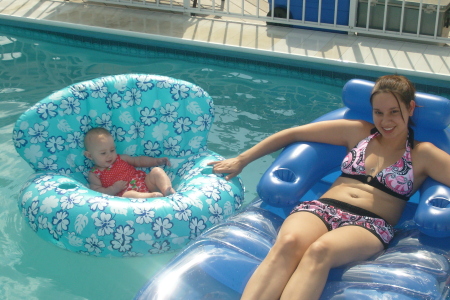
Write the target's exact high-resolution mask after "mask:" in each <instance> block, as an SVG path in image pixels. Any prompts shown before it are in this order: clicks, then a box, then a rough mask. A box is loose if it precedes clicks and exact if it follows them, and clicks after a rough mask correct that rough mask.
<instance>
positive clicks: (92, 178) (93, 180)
mask: <svg viewBox="0 0 450 300" xmlns="http://www.w3.org/2000/svg"><path fill="white" fill-rule="evenodd" d="M88 180H89V187H90V188H91V190H94V191H97V192H100V193H103V194H108V195H111V196H115V195H117V194H118V193H119V192H120V191H122V190H124V189H125V188H126V187H127V185H128V182H126V181H124V180H119V181H116V182H115V183H114V184H113V185H112V186H109V187H107V188H105V187H103V186H102V183H101V181H100V178H98V177H97V175H95V174H94V173H92V172H89V177H88Z"/></svg>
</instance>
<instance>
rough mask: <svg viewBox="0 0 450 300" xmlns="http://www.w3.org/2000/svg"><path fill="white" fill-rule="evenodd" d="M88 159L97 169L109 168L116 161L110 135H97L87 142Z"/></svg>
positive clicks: (114, 147)
mask: <svg viewBox="0 0 450 300" xmlns="http://www.w3.org/2000/svg"><path fill="white" fill-rule="evenodd" d="M88 153H89V155H87V156H88V158H90V159H92V160H93V161H94V163H95V165H96V166H97V167H99V168H109V167H110V166H111V165H112V163H113V162H115V161H116V159H117V152H116V145H115V144H114V140H113V138H112V136H110V135H103V134H102V135H99V136H98V137H97V138H94V139H92V140H91V141H90V142H89V150H88Z"/></svg>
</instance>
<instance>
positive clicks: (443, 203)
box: [428, 197, 450, 208]
mask: <svg viewBox="0 0 450 300" xmlns="http://www.w3.org/2000/svg"><path fill="white" fill-rule="evenodd" d="M428 204H429V205H431V206H434V207H436V208H450V201H449V200H448V199H446V198H439V197H436V198H433V199H431V200H430V202H428Z"/></svg>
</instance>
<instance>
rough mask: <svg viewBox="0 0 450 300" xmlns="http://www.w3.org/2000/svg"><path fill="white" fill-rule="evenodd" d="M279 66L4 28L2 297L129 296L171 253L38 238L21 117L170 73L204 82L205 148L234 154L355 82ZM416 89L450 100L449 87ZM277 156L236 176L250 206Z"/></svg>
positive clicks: (304, 119)
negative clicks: (66, 90)
mask: <svg viewBox="0 0 450 300" xmlns="http://www.w3.org/2000/svg"><path fill="white" fill-rule="evenodd" d="M278 63H281V62H277V63H276V64H272V63H268V62H267V61H263V62H252V61H248V60H247V59H237V58H223V57H222V58H221V57H217V56H215V55H211V54H207V53H206V54H198V53H196V52H192V50H191V49H180V50H176V49H170V50H169V49H167V48H161V47H160V46H158V47H156V46H148V45H146V46H139V45H132V44H130V43H126V44H124V45H121V44H119V43H116V42H111V41H107V42H100V41H98V40H94V39H90V38H78V37H75V36H72V35H62V34H56V35H54V34H47V33H44V32H40V31H28V30H24V29H20V28H12V27H9V26H8V27H7V26H3V25H0V147H1V149H2V154H1V155H0V165H1V166H2V167H1V169H0V193H1V194H2V197H1V198H0V207H1V208H2V209H1V211H0V299H46V300H47V299H50V300H51V299H68V300H71V299H113V300H115V299H131V298H132V297H133V296H134V295H135V294H136V292H137V291H138V290H139V289H140V287H141V286H142V285H143V284H144V283H145V282H146V281H147V280H148V279H149V278H150V277H151V276H152V275H153V274H154V273H155V272H156V271H158V270H159V269H160V268H161V267H162V266H164V264H166V263H167V262H168V261H169V260H170V258H171V257H172V256H173V255H174V254H166V255H158V256H153V257H145V258H132V259H102V258H93V257H85V256H82V255H80V254H74V253H70V252H67V251H64V250H61V249H58V248H57V247H55V246H53V245H50V244H47V243H46V242H44V241H42V240H41V239H39V238H38V237H37V236H36V235H35V233H34V232H32V231H31V229H30V228H29V227H28V225H27V224H25V222H24V221H23V219H22V217H21V215H20V213H19V210H18V208H17V195H18V191H19V189H20V186H21V184H22V183H23V182H24V181H25V179H26V178H27V176H28V175H30V174H31V173H32V170H31V168H30V167H28V165H27V164H26V163H25V162H24V161H22V160H21V159H20V158H19V156H18V155H17V154H16V152H15V150H14V147H13V144H12V141H11V132H12V128H13V125H14V123H15V121H16V119H17V118H18V117H19V116H20V114H21V113H22V112H24V111H25V110H26V109H27V108H29V107H31V106H32V105H33V104H34V103H36V102H37V101H39V100H40V99H42V98H43V97H45V96H46V95H48V94H50V93H52V92H54V91H56V90H59V89H61V88H63V87H65V86H67V85H69V84H72V83H75V82H79V81H83V80H88V79H92V78H96V77H99V76H104V75H110V74H121V73H153V74H160V75H167V76H172V77H175V78H180V79H184V80H187V81H190V82H193V83H195V84H197V85H199V86H201V87H202V88H203V89H205V90H207V91H208V92H209V93H210V95H211V96H212V97H213V99H214V101H215V106H216V119H215V122H214V125H213V128H212V130H211V134H210V137H209V146H210V148H211V149H212V150H213V151H215V152H218V153H220V154H222V155H223V156H225V157H231V156H234V155H236V154H238V153H240V152H242V151H243V150H245V149H248V148H249V147H250V146H252V145H254V144H255V143H256V142H258V141H260V140H261V139H263V138H265V137H266V136H268V135H270V134H272V133H274V132H276V131H278V130H281V129H284V128H287V127H291V126H295V125H300V124H305V123H308V122H311V121H312V120H314V119H315V118H317V117H318V116H320V115H322V114H323V113H325V112H328V111H331V110H334V109H336V108H338V107H340V106H341V99H340V94H341V89H342V86H343V85H344V83H345V82H346V81H347V80H348V79H350V78H352V77H355V76H356V75H352V74H348V73H341V72H332V71H330V70H324V71H321V70H318V69H309V68H307V67H302V66H292V64H291V65H290V66H289V67H287V66H283V65H280V64H278ZM358 77H361V76H358ZM366 78H369V79H374V78H371V77H367V76H366ZM421 87H422V88H423V89H426V91H427V92H433V91H436V92H437V93H441V94H442V95H444V96H447V97H448V90H446V89H442V88H439V87H434V86H428V85H423V86H421ZM275 156H276V155H272V156H268V157H266V158H262V159H260V160H258V161H256V162H254V163H252V165H251V166H249V167H247V168H246V170H245V171H244V173H243V174H242V178H243V180H244V183H245V185H246V187H247V192H246V196H245V202H246V203H248V202H250V201H251V200H252V199H253V198H254V197H255V196H256V192H255V191H256V184H257V182H258V180H259V178H260V177H261V175H262V173H263V172H264V170H265V169H266V168H267V167H268V166H269V164H270V163H271V161H272V160H273V158H274V157H275Z"/></svg>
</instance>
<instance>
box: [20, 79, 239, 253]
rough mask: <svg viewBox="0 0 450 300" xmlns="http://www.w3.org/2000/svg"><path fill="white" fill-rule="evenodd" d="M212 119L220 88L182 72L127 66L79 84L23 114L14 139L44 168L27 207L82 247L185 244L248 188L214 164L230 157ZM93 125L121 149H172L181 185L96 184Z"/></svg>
mask: <svg viewBox="0 0 450 300" xmlns="http://www.w3.org/2000/svg"><path fill="white" fill-rule="evenodd" d="M213 120H214V105H213V101H212V99H211V97H210V96H209V95H208V93H207V92H206V91H204V90H203V89H202V88H200V87H199V86H196V85H194V84H192V83H189V82H186V81H183V80H177V79H173V78H169V77H164V76H157V75H147V74H128V75H115V76H107V77H101V78H97V79H94V80H89V81H85V82H80V83H77V84H73V85H70V86H68V87H66V88H64V89H62V90H60V91H57V92H55V93H53V94H51V95H50V96H48V97H46V98H45V99H43V100H41V101H39V102H38V103H36V105H34V106H33V107H32V108H30V109H29V110H27V111H26V112H24V113H23V115H22V116H21V117H20V118H19V119H18V121H17V122H16V125H15V128H14V131H13V142H14V145H15V147H16V150H17V152H18V153H19V154H20V155H21V156H22V158H24V159H25V160H26V161H27V162H28V163H29V165H30V166H31V167H32V168H33V170H34V171H35V173H34V174H33V175H32V176H31V177H30V178H29V180H28V181H27V182H26V183H25V184H24V186H23V188H22V189H21V191H20V194H19V207H20V209H21V210H22V213H23V215H24V217H25V219H26V221H27V223H28V224H29V225H30V227H31V228H32V230H34V231H35V232H36V233H37V234H38V235H39V236H40V237H42V238H43V239H44V240H47V241H49V242H51V243H53V244H56V245H57V246H59V247H61V248H64V249H67V250H70V251H74V252H77V253H82V254H86V255H93V256H103V257H105V256H106V257H109V256H119V257H127V256H128V257H129V256H143V255H150V254H157V253H164V252H170V251H173V250H177V249H180V248H183V247H184V246H185V245H186V244H188V243H189V242H190V241H191V240H193V239H195V238H196V237H197V236H198V235H199V234H200V233H202V232H203V231H205V230H207V229H208V228H210V227H212V226H213V225H215V224H217V223H220V222H221V221H222V220H223V219H226V218H227V217H228V216H231V215H232V214H233V213H234V212H235V211H237V210H238V209H239V208H240V206H241V204H242V201H243V198H244V188H243V185H242V182H241V180H240V178H236V179H235V180H232V181H226V180H225V179H224V178H223V176H220V175H216V174H211V167H209V166H207V163H208V162H211V161H215V160H221V159H223V157H221V156H220V155H218V154H217V153H214V152H212V151H211V150H208V147H207V140H208V133H209V130H210V128H211V125H212V123H213ZM93 127H104V128H106V129H107V130H109V131H110V132H111V134H112V135H113V137H114V139H115V142H116V147H117V152H118V153H119V154H123V153H124V154H128V155H131V156H135V155H147V156H152V157H160V156H163V157H168V158H169V159H170V162H171V166H170V167H169V166H165V167H164V168H165V171H166V173H167V174H168V175H169V177H170V178H171V180H172V185H173V187H174V188H175V190H176V193H175V194H173V195H170V196H168V197H160V198H150V199H130V198H123V197H117V196H109V195H105V194H102V193H99V192H95V191H93V190H91V189H89V186H88V182H87V180H86V178H87V175H88V172H89V170H90V167H91V166H92V162H91V161H89V160H88V159H87V158H86V157H84V155H83V151H84V145H83V140H84V135H85V133H86V132H87V131H88V130H89V129H90V128H93ZM144 170H145V169H144ZM145 171H149V170H148V169H147V170H145Z"/></svg>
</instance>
